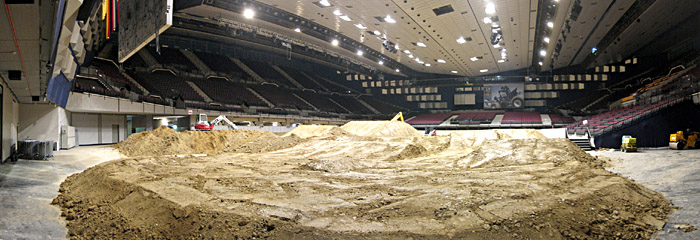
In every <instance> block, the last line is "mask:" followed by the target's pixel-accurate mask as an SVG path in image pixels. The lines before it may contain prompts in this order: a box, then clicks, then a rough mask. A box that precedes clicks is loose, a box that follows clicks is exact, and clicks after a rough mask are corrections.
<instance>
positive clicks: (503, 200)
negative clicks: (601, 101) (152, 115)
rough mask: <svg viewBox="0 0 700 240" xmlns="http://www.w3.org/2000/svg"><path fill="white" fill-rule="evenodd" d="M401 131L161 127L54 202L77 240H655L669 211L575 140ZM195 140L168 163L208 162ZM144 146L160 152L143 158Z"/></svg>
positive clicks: (79, 178)
mask: <svg viewBox="0 0 700 240" xmlns="http://www.w3.org/2000/svg"><path fill="white" fill-rule="evenodd" d="M375 124H376V125H378V126H381V127H379V128H378V129H381V131H380V132H379V133H377V132H374V133H373V132H368V131H361V130H364V129H367V128H372V127H375V126H373V125H375ZM401 124H402V123H401ZM401 124H398V125H397V126H396V127H397V128H389V127H387V125H395V123H387V122H377V123H373V122H361V123H352V122H351V123H348V124H347V125H345V126H343V127H341V128H337V127H335V128H334V127H323V126H322V127H308V128H307V127H304V128H298V129H296V130H295V131H296V132H292V133H290V134H288V135H287V136H284V137H278V136H275V135H274V134H267V133H263V132H249V131H232V132H223V131H222V132H216V131H215V132H202V133H192V132H185V133H174V132H167V131H166V130H165V129H158V130H156V131H154V132H153V133H143V134H140V135H133V136H131V137H129V139H127V140H126V141H125V142H124V143H123V144H120V145H119V146H118V149H119V150H120V151H122V152H123V153H125V154H126V155H128V156H133V157H131V158H125V159H121V160H115V161H111V162H106V163H103V164H100V165H98V166H95V167H93V168H90V169H88V170H86V171H84V172H82V173H79V174H76V175H73V176H71V177H69V178H68V179H67V180H66V181H65V182H64V183H62V184H61V187H60V194H59V196H58V197H57V198H56V199H55V200H54V203H55V204H58V205H59V206H60V207H61V210H62V215H63V216H65V217H66V219H67V220H68V221H67V226H68V230H69V231H68V234H69V237H70V238H74V239H112V238H116V239H144V238H149V239H150V238H154V239H253V238H269V239H599V238H600V239H649V238H651V236H652V235H653V234H654V233H655V232H656V231H657V230H658V229H660V228H661V227H662V225H663V224H664V222H665V219H666V215H667V213H668V211H669V209H670V204H669V202H668V201H666V200H665V199H664V198H663V197H662V196H661V195H660V194H658V193H656V192H653V191H651V190H649V189H647V188H645V187H643V186H641V185H639V184H636V183H634V182H632V181H629V180H627V179H625V178H623V177H620V176H619V175H617V174H614V173H611V172H608V171H606V170H605V169H603V168H602V167H601V166H600V165H601V162H600V161H598V160H597V159H596V158H594V157H591V156H590V155H588V154H586V153H585V152H583V151H582V150H581V149H579V148H578V147H577V146H576V145H574V144H573V143H571V142H570V141H568V140H566V139H546V138H544V137H543V136H542V135H541V134H539V133H538V132H536V131H532V130H508V131H500V130H499V131H494V130H487V131H465V132H456V133H453V134H451V135H449V136H436V137H423V136H420V134H419V133H418V132H417V131H415V129H413V128H412V127H410V126H408V125H401ZM358 126H359V129H358V128H356V127H358ZM406 126H408V127H410V129H407V128H405V127H406ZM322 128H323V129H322ZM385 129H393V130H391V131H389V130H385ZM411 129H412V131H414V132H415V133H414V132H411V131H409V130H411ZM339 130H343V131H339ZM392 131H395V132H396V134H397V135H398V136H394V135H392ZM166 133H167V134H166ZM163 135H164V137H163ZM210 135H211V136H210ZM158 136H160V137H162V138H165V139H169V140H168V141H165V142H163V141H161V140H160V138H159V137H158ZM187 138H191V139H197V141H201V142H200V143H197V144H203V145H204V146H209V147H207V148H203V149H205V150H206V151H204V152H206V153H208V154H209V155H208V156H206V157H191V156H183V157H177V156H161V155H173V154H178V153H179V152H178V151H177V150H178V149H177V148H173V147H172V146H182V148H183V151H185V152H186V153H199V152H198V151H199V150H200V148H199V147H193V146H192V143H189V145H188V143H187V142H181V143H180V142H177V141H179V140H182V139H187ZM140 139H141V140H140ZM222 139H223V140H226V141H229V142H228V143H227V144H225V146H220V145H219V144H221V142H222ZM144 140H147V141H149V142H150V143H151V146H150V150H149V151H151V152H152V153H151V154H148V155H150V156H144V157H137V156H138V154H142V153H148V151H143V150H139V149H141V148H144V147H143V146H141V145H142V143H140V141H144ZM209 140H211V141H214V142H209V143H208V142H206V141H209ZM173 141H174V142H175V143H177V144H170V143H171V142H173ZM226 141H224V142H226ZM248 141H249V142H248ZM153 142H157V143H159V144H161V145H158V144H153ZM250 142H257V143H256V144H255V145H256V147H249V148H248V149H252V150H250V151H248V150H246V151H242V152H236V151H234V150H235V149H232V148H235V147H236V146H249V145H250ZM280 143H284V144H280ZM184 145H187V147H185V146H184ZM268 145H269V146H268ZM271 146H273V147H271ZM161 147H162V148H163V149H168V150H167V151H165V150H163V149H155V148H161ZM212 149H214V150H212ZM155 153H157V154H155ZM158 154H160V155H158Z"/></svg>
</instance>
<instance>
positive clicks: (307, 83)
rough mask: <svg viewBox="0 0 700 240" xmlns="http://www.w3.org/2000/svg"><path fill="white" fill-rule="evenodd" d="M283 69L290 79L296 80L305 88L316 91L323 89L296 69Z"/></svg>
mask: <svg viewBox="0 0 700 240" xmlns="http://www.w3.org/2000/svg"><path fill="white" fill-rule="evenodd" d="M281 68H282V70H284V72H286V73H287V74H288V75H289V76H290V77H292V78H294V80H295V81H297V82H298V83H299V84H301V85H302V86H304V88H308V89H314V90H319V89H321V88H320V87H319V86H318V85H317V84H316V83H314V82H313V81H311V79H309V78H307V77H306V76H304V74H302V73H301V71H299V70H296V69H292V68H286V67H281Z"/></svg>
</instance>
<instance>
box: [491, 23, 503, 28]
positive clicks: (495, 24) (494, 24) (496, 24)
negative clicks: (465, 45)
mask: <svg viewBox="0 0 700 240" xmlns="http://www.w3.org/2000/svg"><path fill="white" fill-rule="evenodd" d="M491 27H495V28H497V27H501V25H498V23H493V24H491ZM499 29H500V28H499Z"/></svg>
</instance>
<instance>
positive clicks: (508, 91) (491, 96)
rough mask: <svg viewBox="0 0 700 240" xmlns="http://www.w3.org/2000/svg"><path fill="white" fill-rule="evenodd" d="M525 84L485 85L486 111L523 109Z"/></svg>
mask: <svg viewBox="0 0 700 240" xmlns="http://www.w3.org/2000/svg"><path fill="white" fill-rule="evenodd" d="M524 86H525V84H523V83H501V84H484V87H483V89H484V109H507V108H522V107H523V103H524V102H525V98H524V97H523V96H524V94H523V89H524Z"/></svg>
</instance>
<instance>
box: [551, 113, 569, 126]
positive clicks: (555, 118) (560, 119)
mask: <svg viewBox="0 0 700 240" xmlns="http://www.w3.org/2000/svg"><path fill="white" fill-rule="evenodd" d="M549 119H551V120H552V124H565V123H572V122H574V118H572V117H564V116H561V115H559V114H555V113H550V114H549Z"/></svg>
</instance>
